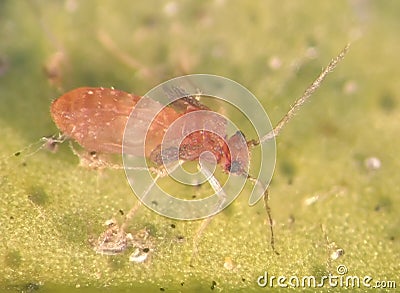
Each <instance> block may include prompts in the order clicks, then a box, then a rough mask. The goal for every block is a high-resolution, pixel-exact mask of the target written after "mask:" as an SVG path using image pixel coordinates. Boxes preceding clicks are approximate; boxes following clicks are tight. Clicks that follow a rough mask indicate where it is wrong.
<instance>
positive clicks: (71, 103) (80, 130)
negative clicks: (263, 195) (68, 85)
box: [51, 87, 248, 174]
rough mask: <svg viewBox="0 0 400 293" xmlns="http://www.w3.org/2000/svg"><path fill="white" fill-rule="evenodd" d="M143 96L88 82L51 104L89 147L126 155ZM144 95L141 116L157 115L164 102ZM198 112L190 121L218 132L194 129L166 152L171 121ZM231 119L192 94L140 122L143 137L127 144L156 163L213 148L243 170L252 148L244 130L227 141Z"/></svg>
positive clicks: (68, 131)
mask: <svg viewBox="0 0 400 293" xmlns="http://www.w3.org/2000/svg"><path fill="white" fill-rule="evenodd" d="M140 99H141V97H140V96H136V95H132V94H129V93H126V92H124V91H120V90H115V89H112V88H102V87H97V88H94V87H82V88H77V89H74V90H72V91H70V92H67V93H65V94H64V95H62V96H61V97H59V98H58V99H56V100H55V101H54V102H53V103H52V105H51V115H52V118H53V120H54V122H55V123H56V125H57V127H58V128H59V129H60V130H61V131H62V133H63V134H64V135H66V136H67V137H69V138H71V139H73V140H75V141H76V142H78V143H79V144H80V145H81V146H82V147H83V148H85V149H86V150H87V151H89V152H98V153H108V154H121V152H122V141H123V135H124V130H125V126H126V123H127V121H128V118H129V115H130V114H131V112H132V110H133V108H134V107H135V106H136V104H137V103H138V101H139V100H140ZM143 99H145V101H144V103H142V104H141V105H145V107H144V106H142V107H141V108H140V111H139V112H138V113H139V115H140V117H138V120H139V121H143V120H146V121H147V120H149V119H151V118H152V117H151V115H149V114H150V111H151V110H152V109H154V108H158V107H160V106H161V105H160V104H159V102H157V101H154V100H151V99H149V98H143ZM178 111H180V112H178ZM196 111H202V113H201V115H196V116H195V119H194V120H193V119H192V120H191V121H190V123H191V124H193V125H194V126H199V125H200V127H201V125H205V124H207V125H208V127H207V128H208V129H209V127H210V124H211V129H212V130H215V131H216V132H217V133H214V132H211V131H194V132H192V133H190V134H188V135H187V136H186V137H184V138H183V140H182V141H181V143H180V145H179V146H176V145H171V146H169V147H168V146H167V147H166V148H167V149H166V150H165V151H164V152H162V151H161V143H162V140H163V136H164V134H165V132H166V131H167V129H168V128H169V127H170V125H171V124H172V123H173V122H175V121H176V120H177V119H178V118H179V117H181V116H183V115H185V114H188V113H191V112H196ZM203 112H204V113H203ZM199 114H200V113H199ZM149 122H150V121H149ZM187 123H188V122H187V120H186V122H181V123H180V124H177V126H176V128H177V129H176V132H178V133H179V132H181V131H183V129H184V128H186V129H187V128H188V125H186V124H187ZM138 124H139V123H138ZM225 124H226V123H225V120H224V119H223V118H221V116H217V115H212V113H210V111H209V109H208V108H207V107H206V106H204V105H201V104H200V103H198V102H197V101H196V100H194V98H192V97H190V96H187V97H184V98H182V99H181V100H178V101H175V102H174V103H172V106H171V107H163V108H162V109H161V111H160V112H158V114H157V115H156V116H155V117H154V120H153V121H151V124H150V127H149V129H142V128H141V127H140V125H139V126H137V127H135V132H136V134H135V137H136V138H137V139H136V140H135V141H132V142H131V143H128V144H127V147H126V148H125V152H126V153H127V154H132V155H144V156H145V157H146V158H149V159H150V161H152V162H153V163H155V164H156V165H162V164H163V163H167V162H170V161H172V160H178V159H181V160H186V161H194V160H197V159H198V158H199V156H200V155H201V154H202V153H203V152H206V151H208V152H211V153H212V154H213V155H214V157H215V158H216V160H217V163H219V164H220V165H221V166H222V168H223V170H224V171H226V172H233V173H238V174H240V173H243V172H244V170H245V167H246V166H247V165H246V164H247V163H248V160H247V155H248V154H247V151H246V150H245V149H243V143H245V141H244V138H243V135H242V134H241V133H236V134H235V135H233V136H232V137H231V138H230V139H229V140H228V141H226V140H225ZM146 134H147V136H146ZM219 134H221V135H219ZM145 138H146V141H145V149H144V154H143V153H140V149H141V147H142V145H143V143H144V139H145ZM240 142H241V144H240ZM171 143H172V142H171ZM171 143H170V144H171ZM230 147H231V148H230ZM244 151H245V152H244ZM232 155H233V156H234V160H233V161H232Z"/></svg>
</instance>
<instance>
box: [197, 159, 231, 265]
mask: <svg viewBox="0 0 400 293" xmlns="http://www.w3.org/2000/svg"><path fill="white" fill-rule="evenodd" d="M200 171H201V173H203V175H204V176H205V177H206V178H208V182H209V183H210V185H211V187H212V189H213V190H214V192H215V193H216V194H217V196H218V199H219V201H218V202H217V204H216V206H215V213H213V214H212V215H211V216H209V217H207V218H206V219H204V220H203V221H202V223H201V225H200V227H199V229H198V230H197V232H196V235H195V236H194V238H193V252H192V260H191V263H192V261H193V259H194V256H195V255H197V251H198V249H197V245H198V243H199V240H200V237H201V235H202V234H203V232H204V230H205V229H206V227H207V226H208V225H209V224H210V223H211V221H212V219H213V218H214V216H215V214H216V213H218V211H220V210H221V209H222V206H223V205H224V204H225V201H226V199H227V195H226V193H225V191H224V190H223V189H222V187H221V184H220V183H219V182H218V180H217V178H215V176H214V175H213V174H212V173H211V172H210V170H209V169H208V168H207V167H206V166H205V165H203V164H202V165H201V168H200Z"/></svg>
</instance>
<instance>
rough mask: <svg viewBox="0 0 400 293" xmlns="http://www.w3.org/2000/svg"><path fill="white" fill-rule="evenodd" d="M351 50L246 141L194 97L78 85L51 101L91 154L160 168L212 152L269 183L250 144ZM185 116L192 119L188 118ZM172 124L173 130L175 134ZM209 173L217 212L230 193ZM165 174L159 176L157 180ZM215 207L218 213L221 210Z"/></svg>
mask: <svg viewBox="0 0 400 293" xmlns="http://www.w3.org/2000/svg"><path fill="white" fill-rule="evenodd" d="M348 48H349V45H348V46H346V47H345V48H344V49H343V50H342V51H341V52H340V53H339V55H338V56H337V57H336V58H335V59H333V60H332V61H331V62H330V63H329V64H328V66H327V67H326V68H325V69H324V70H323V71H322V73H321V74H320V75H319V76H318V77H317V78H316V80H315V81H314V82H313V83H312V84H311V85H310V86H309V87H308V88H307V89H306V90H305V92H304V93H303V95H302V96H300V97H299V98H298V99H297V100H296V101H295V103H294V104H293V106H292V108H291V109H290V110H289V111H288V112H287V113H286V115H285V116H284V117H283V118H282V119H281V120H280V121H279V122H278V124H277V125H276V126H275V127H274V128H273V129H272V130H270V131H269V132H268V133H266V134H265V135H264V136H262V137H260V138H259V139H258V140H251V141H248V142H246V141H245V139H244V136H243V134H242V133H241V132H240V131H237V132H236V133H235V134H234V135H232V136H231V137H230V138H229V139H227V137H226V129H225V126H226V123H227V120H226V119H225V118H223V117H222V116H218V115H217V113H216V112H213V111H210V109H209V108H208V107H206V106H204V105H202V104H201V103H199V102H198V101H197V100H196V99H195V98H193V97H191V96H189V95H187V96H183V97H181V98H180V99H176V100H174V101H173V102H172V103H170V105H169V106H167V107H163V106H162V105H161V104H160V103H159V102H157V101H155V100H153V99H150V98H148V97H144V98H140V97H139V96H135V95H132V94H129V93H126V92H123V91H119V90H115V89H109V88H89V87H86V88H78V89H75V90H72V91H70V92H68V93H66V94H64V95H63V96H61V97H60V98H58V99H56V100H55V101H54V102H53V103H52V105H51V115H52V117H53V120H54V122H55V123H56V124H57V126H58V128H59V129H60V130H61V131H62V132H63V134H64V135H65V136H67V137H69V138H71V139H73V140H75V141H77V142H78V143H79V144H80V145H81V146H82V147H83V148H85V149H86V150H88V151H90V152H99V153H110V154H121V153H122V151H123V153H124V154H128V155H133V156H144V157H145V158H147V159H148V160H150V161H151V162H153V163H154V164H155V165H158V166H160V165H166V164H168V163H170V162H172V161H178V160H184V161H194V160H198V159H199V158H201V155H202V154H203V153H209V154H212V155H213V157H214V160H215V161H216V163H217V164H219V165H220V166H221V167H222V169H223V170H224V171H225V172H227V173H233V174H236V175H243V176H244V177H245V178H247V179H250V180H251V181H253V182H254V183H256V184H257V183H258V184H260V185H263V184H261V183H260V182H259V180H258V179H256V178H252V177H251V176H250V175H249V174H248V173H247V170H248V166H249V157H250V156H249V148H251V147H254V146H257V145H259V144H261V145H262V144H263V143H265V142H267V141H269V140H272V139H274V138H275V137H276V136H277V135H278V134H279V133H280V131H281V130H282V129H283V127H284V126H285V125H286V124H287V122H288V121H289V120H290V119H291V118H292V117H293V116H294V114H295V112H296V111H297V110H298V109H299V108H300V107H301V106H302V105H303V104H304V103H305V102H306V101H307V100H308V99H309V98H310V97H311V95H312V94H313V93H314V92H315V91H316V89H318V88H319V86H320V85H321V83H322V81H323V80H324V78H325V77H326V76H327V75H328V73H329V72H331V71H332V70H333V69H334V68H335V67H336V65H337V64H338V63H339V62H340V61H341V60H342V59H343V58H344V56H345V54H346V53H347V51H348ZM154 113H156V115H154ZM132 115H136V116H135V117H134V118H135V119H133V121H134V125H133V127H127V126H126V125H127V123H128V124H129V122H130V121H131V118H132ZM183 116H190V117H192V118H191V119H189V120H182V119H181V118H182V117H183ZM131 126H132V125H131ZM198 126H200V127H198ZM206 126H207V127H206ZM125 128H126V129H125ZM171 128H172V129H173V131H172V132H169V129H171ZM129 131H130V132H131V133H128V134H129V135H128V137H129V138H130V139H128V140H126V139H124V134H125V136H126V135H127V132H129ZM168 132H169V133H168ZM167 136H169V139H167V140H166V141H165V140H164V137H167ZM203 174H204V175H206V177H207V178H208V179H209V180H208V181H209V183H210V185H211V186H212V187H213V189H214V191H215V192H216V194H218V195H219V197H220V202H218V205H217V207H216V210H214V211H215V212H217V210H218V209H219V208H220V207H221V206H222V205H223V203H224V201H226V198H227V197H226V195H225V194H224V190H223V188H222V187H221V186H220V184H219V182H218V180H216V178H215V177H214V176H213V175H212V173H210V172H209V170H203ZM160 176H161V175H160V174H158V175H157V176H156V178H155V181H156V180H157V179H158V178H159V177H160ZM152 186H154V185H151V186H150V187H149V188H148V189H146V191H145V192H144V194H148V193H149V192H150V189H151V188H152ZM263 190H264V203H265V207H266V211H267V214H268V220H269V224H270V232H271V246H272V248H273V250H274V237H273V229H272V218H271V214H270V208H269V206H268V192H267V189H266V188H265V189H263ZM143 198H144V197H142V199H143ZM249 202H250V201H249ZM140 203H141V202H139V204H140ZM253 204H254V203H253ZM136 209H137V208H135V207H134V208H132V209H131V211H129V212H128V214H127V215H126V219H129V218H130V217H132V215H133V214H134V213H135V211H136ZM214 211H213V213H212V214H215V213H214ZM210 221H211V217H208V218H207V219H206V220H205V221H204V222H203V224H202V225H201V227H200V228H199V231H198V233H197V234H196V236H195V238H194V246H196V241H197V239H198V238H199V237H200V235H201V234H202V232H203V230H204V229H205V227H206V226H207V224H208V223H209V222H210ZM125 227H126V222H125V223H124V224H123V225H122V226H121V229H120V230H121V231H123V230H124V228H125ZM106 249H107V248H104V247H99V248H98V249H97V251H98V252H107V251H106Z"/></svg>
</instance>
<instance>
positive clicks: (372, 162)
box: [364, 157, 382, 170]
mask: <svg viewBox="0 0 400 293" xmlns="http://www.w3.org/2000/svg"><path fill="white" fill-rule="evenodd" d="M364 164H365V168H367V170H378V169H380V168H381V166H382V163H381V160H379V159H378V158H377V157H369V158H366V159H365V161H364Z"/></svg>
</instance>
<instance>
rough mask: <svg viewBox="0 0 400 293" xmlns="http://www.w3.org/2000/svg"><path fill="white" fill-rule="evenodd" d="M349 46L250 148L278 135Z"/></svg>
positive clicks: (347, 49) (346, 48) (346, 49)
mask: <svg viewBox="0 0 400 293" xmlns="http://www.w3.org/2000/svg"><path fill="white" fill-rule="evenodd" d="M349 48H350V44H347V45H346V46H345V47H344V48H343V50H342V51H341V52H340V53H339V55H337V56H336V57H335V58H334V59H332V60H331V62H330V63H329V64H328V66H326V67H325V68H324V69H323V70H322V72H321V74H320V75H319V76H318V77H317V78H316V79H315V80H314V82H313V83H312V84H311V85H310V86H309V87H308V88H307V89H306V90H305V91H304V93H303V94H302V95H301V96H300V97H299V98H298V99H297V100H296V102H295V103H294V105H293V106H292V107H291V108H290V110H289V111H288V112H287V113H286V115H285V116H283V118H282V119H281V120H280V121H279V122H278V124H277V125H276V126H275V127H274V129H272V130H271V131H270V132H268V133H267V134H266V135H264V136H263V137H262V138H260V139H259V140H258V141H257V140H253V141H251V143H250V144H249V145H250V146H256V145H258V144H260V143H264V142H266V141H268V140H271V139H273V138H275V137H276V136H278V135H279V133H280V132H281V131H282V129H283V127H284V126H285V125H286V124H287V123H288V122H289V120H290V119H292V118H293V117H294V115H295V114H296V112H297V111H298V110H299V109H300V108H301V106H303V105H304V103H305V102H307V101H308V100H309V98H310V97H311V96H312V94H313V93H314V92H315V91H316V90H317V89H318V88H319V87H320V86H321V84H322V82H323V81H324V79H325V78H326V76H327V75H328V74H329V73H330V72H332V71H333V70H334V69H335V67H336V66H337V65H338V64H339V63H340V61H342V60H343V59H344V56H345V55H346V53H347V52H348V51H349Z"/></svg>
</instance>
